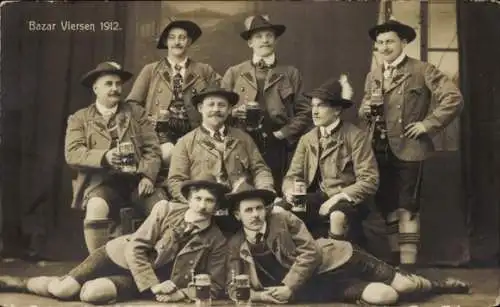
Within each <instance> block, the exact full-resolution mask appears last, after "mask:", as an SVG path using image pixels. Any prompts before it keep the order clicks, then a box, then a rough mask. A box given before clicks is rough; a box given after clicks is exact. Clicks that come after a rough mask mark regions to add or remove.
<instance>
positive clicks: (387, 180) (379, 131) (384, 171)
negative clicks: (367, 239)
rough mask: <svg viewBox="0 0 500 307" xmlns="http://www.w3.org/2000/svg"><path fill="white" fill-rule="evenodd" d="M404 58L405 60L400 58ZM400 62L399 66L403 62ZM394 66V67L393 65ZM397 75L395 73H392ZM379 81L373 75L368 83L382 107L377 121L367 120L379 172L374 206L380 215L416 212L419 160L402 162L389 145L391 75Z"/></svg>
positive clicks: (421, 168)
mask: <svg viewBox="0 0 500 307" xmlns="http://www.w3.org/2000/svg"><path fill="white" fill-rule="evenodd" d="M404 61H405V60H404ZM404 61H403V62H402V63H401V64H399V65H404ZM396 69H398V68H396ZM395 77H396V78H397V75H396V76H395ZM381 79H382V80H383V81H382V84H380V82H378V81H377V80H376V79H375V78H373V79H372V84H371V91H372V92H371V99H372V103H373V101H374V97H375V100H376V99H382V103H383V107H382V108H381V113H382V114H381V116H380V118H379V119H378V120H377V119H376V118H373V116H372V119H371V123H370V124H371V126H370V127H371V136H372V145H373V150H374V153H375V157H376V159H377V163H378V166H379V172H380V185H379V188H378V191H377V193H376V195H375V202H376V205H377V208H378V209H379V211H380V212H381V214H382V215H383V216H384V217H387V215H388V214H390V213H392V212H394V211H396V210H397V209H398V208H403V209H406V210H408V211H410V212H413V213H417V212H418V211H419V210H420V190H421V183H422V171H423V163H422V162H421V161H416V162H415V161H403V160H400V159H399V158H397V157H396V156H395V155H394V153H393V151H392V149H391V147H390V145H389V140H388V138H389V136H391V137H401V136H400V135H397V136H393V135H391V134H392V133H393V132H392V131H387V118H386V116H385V115H386V110H387V107H386V105H385V104H386V102H385V100H384V95H385V89H386V88H387V87H388V86H389V85H390V83H391V82H392V80H393V79H392V77H391V78H384V76H382V78H381Z"/></svg>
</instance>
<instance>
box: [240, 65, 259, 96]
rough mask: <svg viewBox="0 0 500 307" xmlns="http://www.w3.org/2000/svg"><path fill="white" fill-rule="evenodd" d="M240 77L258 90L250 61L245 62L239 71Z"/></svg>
mask: <svg viewBox="0 0 500 307" xmlns="http://www.w3.org/2000/svg"><path fill="white" fill-rule="evenodd" d="M241 77H242V78H243V79H244V80H245V81H246V82H247V83H248V84H250V85H251V86H253V87H254V88H255V89H258V86H257V78H256V77H255V69H254V67H253V66H252V62H251V61H246V62H245V63H244V64H243V67H242V69H241Z"/></svg>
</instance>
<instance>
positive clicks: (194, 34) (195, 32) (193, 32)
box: [156, 20, 203, 49]
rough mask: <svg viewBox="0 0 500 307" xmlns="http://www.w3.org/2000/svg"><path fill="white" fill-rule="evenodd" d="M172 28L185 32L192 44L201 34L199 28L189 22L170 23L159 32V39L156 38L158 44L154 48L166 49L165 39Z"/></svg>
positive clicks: (177, 21)
mask: <svg viewBox="0 0 500 307" xmlns="http://www.w3.org/2000/svg"><path fill="white" fill-rule="evenodd" d="M173 28H181V29H184V30H186V32H187V33H188V36H189V37H190V38H191V42H192V43H194V42H195V41H196V40H197V39H198V38H200V36H201V34H202V33H203V32H202V31H201V28H200V27H199V26H198V25H197V24H195V23H194V22H192V21H189V20H176V21H172V22H171V23H169V24H168V25H167V26H166V27H165V29H163V31H162V32H161V34H160V37H159V38H158V44H157V45H156V48H158V49H168V47H167V44H165V39H166V38H167V36H168V33H169V32H170V30H172V29H173Z"/></svg>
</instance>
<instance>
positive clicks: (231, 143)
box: [224, 128, 240, 161]
mask: <svg viewBox="0 0 500 307" xmlns="http://www.w3.org/2000/svg"><path fill="white" fill-rule="evenodd" d="M226 129H229V128H226ZM225 142H226V149H225V150H224V161H225V160H227V159H228V157H229V154H230V153H231V152H232V151H233V150H234V149H235V148H236V146H237V145H238V143H239V142H240V140H238V139H237V138H235V137H234V136H233V134H232V133H231V131H228V134H227V135H226V139H225Z"/></svg>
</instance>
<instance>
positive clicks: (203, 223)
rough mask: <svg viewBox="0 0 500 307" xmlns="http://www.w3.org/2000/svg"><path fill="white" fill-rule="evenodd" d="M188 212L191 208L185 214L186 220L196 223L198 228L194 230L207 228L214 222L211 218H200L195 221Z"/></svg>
mask: <svg viewBox="0 0 500 307" xmlns="http://www.w3.org/2000/svg"><path fill="white" fill-rule="evenodd" d="M188 212H189V210H188V211H187V212H186V214H184V222H185V223H191V224H193V225H196V230H195V231H194V232H195V233H196V232H200V231H203V230H205V229H207V228H208V227H209V226H210V224H211V223H212V221H211V220H210V219H205V220H201V221H200V220H198V221H193V219H192V218H191V216H190V215H189V214H188Z"/></svg>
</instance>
